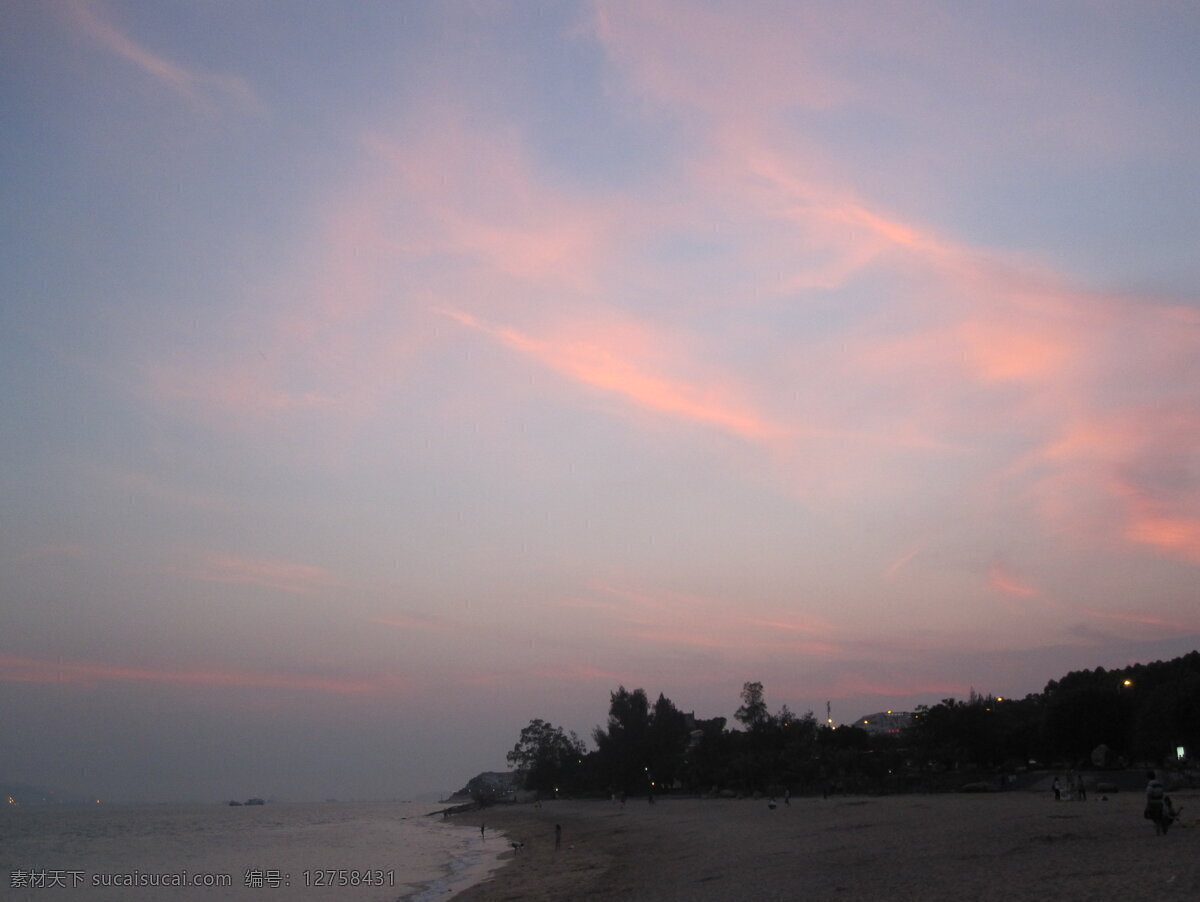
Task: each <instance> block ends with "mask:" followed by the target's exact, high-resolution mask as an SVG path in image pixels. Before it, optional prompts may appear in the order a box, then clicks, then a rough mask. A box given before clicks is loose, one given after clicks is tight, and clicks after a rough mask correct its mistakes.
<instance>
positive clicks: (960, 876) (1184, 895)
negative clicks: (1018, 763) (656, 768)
mask: <svg viewBox="0 0 1200 902" xmlns="http://www.w3.org/2000/svg"><path fill="white" fill-rule="evenodd" d="M1174 798H1175V802H1176V805H1182V806H1183V808H1184V811H1183V817H1182V818H1181V820H1180V822H1179V823H1178V824H1177V825H1176V826H1175V827H1174V828H1173V829H1172V830H1171V832H1170V834H1169V835H1167V836H1165V837H1163V836H1156V835H1155V832H1154V827H1153V825H1152V824H1151V823H1150V822H1149V821H1146V820H1144V819H1143V817H1142V805H1143V800H1142V796H1141V794H1140V793H1132V792H1125V793H1115V794H1113V795H1112V796H1110V797H1109V800H1108V801H1100V800H1098V799H1096V800H1089V801H1086V802H1068V801H1062V802H1055V801H1054V800H1053V798H1052V797H1051V796H1050V795H1049V793H1042V792H1011V793H989V794H952V795H904V796H884V797H869V796H864V797H836V798H830V799H821V798H802V799H793V800H792V801H791V804H790V805H786V806H785V805H783V804H782V803H780V804H779V806H778V807H777V808H775V809H774V810H771V809H770V808H769V807H768V805H767V802H766V801H759V800H718V799H711V800H708V799H662V800H659V801H658V802H657V804H655V805H650V804H648V803H647V801H646V800H645V799H644V798H643V799H638V800H632V799H631V800H629V802H628V803H627V804H626V805H625V806H624V807H622V806H621V805H620V804H619V803H615V802H608V801H553V802H544V803H543V804H542V806H541V807H540V808H537V807H535V806H533V805H519V806H512V807H495V808H490V809H486V810H483V811H474V812H468V813H465V814H461V815H458V816H456V820H458V821H459V822H460V823H464V824H471V825H473V826H476V827H478V826H479V825H480V824H481V823H482V824H485V825H486V826H487V831H488V834H489V838H485V839H483V840H481V842H483V843H485V844H486V843H488V842H493V843H499V844H504V845H505V846H507V844H508V842H509V841H520V842H523V843H524V847H523V848H521V849H520V850H518V851H517V852H515V853H514V852H511V851H510V852H507V853H506V855H505V857H506V858H507V859H508V861H507V862H506V864H505V865H504V866H503V867H502V868H501V869H500V870H499V871H497V872H496V873H495V874H494V875H493V876H492V877H491V878H490V879H488V880H487V881H485V882H483V883H480V884H478V885H476V886H474V887H471V888H469V889H467V890H465V891H463V892H462V893H461V894H459V895H458V896H457V897H456V898H457V899H458V900H461V902H499V900H510V902H513V900H533V902H537V900H562V899H576V898H588V899H601V900H603V899H622V900H679V902H683V900H709V899H711V900H727V899H756V900H769V899H781V900H782V899H806V900H810V899H839V900H847V899H888V900H904V899H911V900H923V902H927V900H941V899H945V900H951V899H953V900H955V902H962V900H991V899H994V900H997V902H999V900H1006V902H1012V900H1035V899H1036V900H1039V902H1044V900H1096V902H1111V900H1116V899H1119V900H1124V902H1129V900H1143V899H1144V900H1158V899H1163V898H1175V899H1197V898H1200V818H1198V817H1197V815H1200V793H1197V792H1177V793H1175V794H1174ZM556 824H559V825H561V827H562V843H561V846H560V847H558V848H556V847H555V825H556ZM492 830H496V831H504V833H505V834H506V835H505V836H504V837H501V836H495V835H490V834H491V831H492Z"/></svg>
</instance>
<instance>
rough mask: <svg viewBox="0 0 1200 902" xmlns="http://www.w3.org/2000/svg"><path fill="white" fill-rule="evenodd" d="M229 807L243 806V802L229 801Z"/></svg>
mask: <svg viewBox="0 0 1200 902" xmlns="http://www.w3.org/2000/svg"><path fill="white" fill-rule="evenodd" d="M229 807H230V808H241V807H242V803H241V802H230V803H229Z"/></svg>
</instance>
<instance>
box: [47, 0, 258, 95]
mask: <svg viewBox="0 0 1200 902" xmlns="http://www.w3.org/2000/svg"><path fill="white" fill-rule="evenodd" d="M68 9H69V10H70V13H71V18H72V20H73V21H74V22H75V24H76V25H77V26H78V27H79V28H80V29H81V30H82V31H83V32H84V33H85V34H87V35H88V37H90V38H91V39H92V40H94V41H95V42H96V43H98V44H100V45H101V46H103V47H104V48H105V49H106V50H108V51H109V52H111V53H113V54H114V55H116V56H118V57H120V58H121V59H123V60H125V62H127V63H130V64H131V65H133V66H134V67H136V68H138V69H140V70H141V71H142V72H143V73H145V74H146V75H149V76H150V77H151V78H153V79H154V80H155V81H157V82H158V83H159V84H161V85H164V86H166V87H167V88H169V89H170V90H172V91H174V92H175V93H177V94H179V95H180V96H182V97H185V98H187V99H188V100H190V101H192V102H193V103H196V104H198V105H201V106H208V105H209V103H210V102H211V101H212V100H214V99H216V100H221V101H232V102H234V103H235V104H237V105H238V106H241V107H249V106H253V105H256V104H257V102H258V101H257V97H256V95H255V92H254V90H253V89H252V88H251V87H250V85H249V83H248V82H247V81H246V80H245V79H243V78H240V77H238V76H235V75H224V74H219V73H214V72H205V71H203V70H201V69H190V68H187V67H185V66H182V65H180V64H179V63H177V62H174V61H172V60H170V59H168V58H166V57H165V56H162V55H161V54H158V53H155V52H154V51H152V50H150V49H149V48H147V47H145V46H144V45H142V44H140V43H138V42H137V41H135V40H134V39H133V38H131V37H129V35H127V34H125V32H123V31H121V30H120V29H118V28H117V27H116V26H115V25H114V24H112V23H111V22H110V21H108V20H107V19H106V18H104V17H103V16H102V15H101V14H100V12H99V4H97V3H94V2H90V0H74V2H72V3H70V4H68Z"/></svg>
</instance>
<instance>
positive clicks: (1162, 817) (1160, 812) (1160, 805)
mask: <svg viewBox="0 0 1200 902" xmlns="http://www.w3.org/2000/svg"><path fill="white" fill-rule="evenodd" d="M1146 777H1147V778H1148V782H1147V783H1146V810H1145V811H1144V812H1143V816H1144V817H1145V818H1146V820H1148V821H1154V832H1155V834H1156V835H1158V836H1166V835H1167V828H1168V827H1169V826H1170V824H1169V823H1167V820H1166V811H1165V808H1166V806H1165V804H1164V799H1165V798H1166V795H1167V793H1166V790H1164V789H1163V785H1162V783H1160V782H1159V781H1158V778H1157V777H1155V776H1154V771H1152V770H1148V771H1146Z"/></svg>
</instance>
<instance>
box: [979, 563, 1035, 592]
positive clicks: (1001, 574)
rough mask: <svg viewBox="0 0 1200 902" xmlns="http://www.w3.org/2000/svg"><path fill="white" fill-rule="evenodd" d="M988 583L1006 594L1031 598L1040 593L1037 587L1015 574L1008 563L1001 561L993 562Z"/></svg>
mask: <svg viewBox="0 0 1200 902" xmlns="http://www.w3.org/2000/svg"><path fill="white" fill-rule="evenodd" d="M988 583H989V584H990V585H991V586H992V588H994V589H996V590H998V591H1000V592H1003V593H1004V594H1005V595H1016V596H1019V597H1021V598H1031V597H1033V596H1035V595H1037V594H1038V590H1037V589H1036V588H1034V587H1033V586H1032V585H1030V584H1029V583H1028V582H1026V581H1024V580H1022V579H1020V578H1018V577H1017V576H1015V575H1014V574H1013V573H1012V571H1011V570H1009V568H1008V567H1007V566H1006V565H1004V564H1002V563H1001V562H999V561H995V562H993V563H992V566H991V569H990V570H989V571H988Z"/></svg>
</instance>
